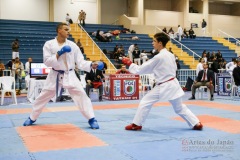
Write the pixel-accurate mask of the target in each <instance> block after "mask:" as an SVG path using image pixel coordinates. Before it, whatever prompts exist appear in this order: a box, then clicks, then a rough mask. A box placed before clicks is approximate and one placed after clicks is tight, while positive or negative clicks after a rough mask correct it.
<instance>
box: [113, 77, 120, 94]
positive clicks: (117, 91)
mask: <svg viewBox="0 0 240 160" xmlns="http://www.w3.org/2000/svg"><path fill="white" fill-rule="evenodd" d="M113 85H114V94H113V95H114V96H121V80H114V81H113Z"/></svg>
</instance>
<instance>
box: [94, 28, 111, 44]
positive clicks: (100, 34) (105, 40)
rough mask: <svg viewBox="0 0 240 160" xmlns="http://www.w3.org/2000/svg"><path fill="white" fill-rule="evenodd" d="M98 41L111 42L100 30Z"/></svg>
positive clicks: (97, 35)
mask: <svg viewBox="0 0 240 160" xmlns="http://www.w3.org/2000/svg"><path fill="white" fill-rule="evenodd" d="M96 39H97V40H99V41H100V42H110V40H109V39H108V38H107V37H106V36H104V35H103V32H102V31H100V30H97V33H96Z"/></svg>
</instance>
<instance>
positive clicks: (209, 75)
mask: <svg viewBox="0 0 240 160" xmlns="http://www.w3.org/2000/svg"><path fill="white" fill-rule="evenodd" d="M214 79H215V76H214V72H213V71H211V70H209V69H208V63H204V65H203V70H201V71H200V72H199V73H198V75H197V77H196V80H195V81H194V82H193V85H192V97H191V98H189V100H194V99H195V93H196V89H197V88H199V87H200V86H207V87H208V88H209V89H210V95H211V99H210V100H211V101H213V100H214V98H213V94H214V85H213V83H214V82H215V81H214Z"/></svg>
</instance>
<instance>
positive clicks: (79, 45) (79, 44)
mask: <svg viewBox="0 0 240 160" xmlns="http://www.w3.org/2000/svg"><path fill="white" fill-rule="evenodd" d="M76 44H77V46H78V47H79V49H80V50H81V52H82V54H84V48H83V45H82V43H81V42H80V39H78V41H77V43H76Z"/></svg>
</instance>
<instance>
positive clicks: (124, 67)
mask: <svg viewBox="0 0 240 160" xmlns="http://www.w3.org/2000/svg"><path fill="white" fill-rule="evenodd" d="M116 74H131V73H130V72H129V71H128V70H127V68H126V65H124V64H122V65H121V68H120V69H119V70H118V71H117V72H116Z"/></svg>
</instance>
